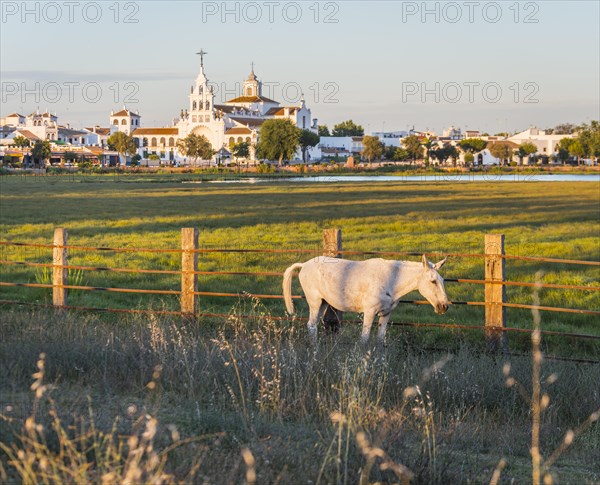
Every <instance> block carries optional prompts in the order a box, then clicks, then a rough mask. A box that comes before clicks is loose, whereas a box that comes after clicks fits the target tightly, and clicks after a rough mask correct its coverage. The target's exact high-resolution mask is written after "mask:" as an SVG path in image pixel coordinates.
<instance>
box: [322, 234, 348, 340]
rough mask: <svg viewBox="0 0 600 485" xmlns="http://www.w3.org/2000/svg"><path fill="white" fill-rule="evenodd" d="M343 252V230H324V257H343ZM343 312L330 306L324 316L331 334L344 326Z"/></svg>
mask: <svg viewBox="0 0 600 485" xmlns="http://www.w3.org/2000/svg"><path fill="white" fill-rule="evenodd" d="M341 250H342V230H341V229H324V230H323V256H327V257H329V258H339V257H341V254H340V251H341ZM342 318H343V312H341V311H340V310H336V309H335V308H333V307H331V306H328V307H327V310H326V311H325V314H324V315H323V322H324V323H325V328H327V329H328V330H330V331H331V332H337V331H339V329H340V327H341V325H342Z"/></svg>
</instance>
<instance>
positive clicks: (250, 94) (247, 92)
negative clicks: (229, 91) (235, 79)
mask: <svg viewBox="0 0 600 485" xmlns="http://www.w3.org/2000/svg"><path fill="white" fill-rule="evenodd" d="M246 96H252V88H248V89H246Z"/></svg>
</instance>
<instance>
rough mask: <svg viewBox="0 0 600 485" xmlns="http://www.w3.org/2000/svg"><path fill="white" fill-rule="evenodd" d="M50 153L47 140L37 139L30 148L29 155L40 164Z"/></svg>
mask: <svg viewBox="0 0 600 485" xmlns="http://www.w3.org/2000/svg"><path fill="white" fill-rule="evenodd" d="M51 155H52V149H51V148H50V142H49V141H48V140H44V141H42V140H37V141H36V142H35V144H34V145H33V148H32V149H31V156H32V157H33V160H34V162H36V163H37V164H39V165H40V166H41V165H42V162H44V160H48V159H49V158H50V156H51Z"/></svg>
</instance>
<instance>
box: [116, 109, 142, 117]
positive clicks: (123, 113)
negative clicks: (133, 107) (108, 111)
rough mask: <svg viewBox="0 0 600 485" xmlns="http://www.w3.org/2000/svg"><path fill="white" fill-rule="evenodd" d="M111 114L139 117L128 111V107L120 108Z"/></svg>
mask: <svg viewBox="0 0 600 485" xmlns="http://www.w3.org/2000/svg"><path fill="white" fill-rule="evenodd" d="M112 116H132V117H134V118H140V115H136V114H135V113H134V112H133V111H129V110H128V109H122V110H121V111H118V112H116V113H115V114H114V115H112Z"/></svg>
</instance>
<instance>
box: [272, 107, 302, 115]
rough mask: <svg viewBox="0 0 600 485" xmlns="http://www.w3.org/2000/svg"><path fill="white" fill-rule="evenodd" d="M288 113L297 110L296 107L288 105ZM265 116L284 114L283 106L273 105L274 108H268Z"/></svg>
mask: <svg viewBox="0 0 600 485" xmlns="http://www.w3.org/2000/svg"><path fill="white" fill-rule="evenodd" d="M288 109H289V113H290V114H294V113H295V112H296V111H298V108H297V107H295V106H290V107H289V108H288ZM265 115H266V116H285V107H278V106H276V107H274V108H270V109H269V110H268V111H267V112H266V113H265Z"/></svg>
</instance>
